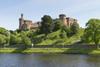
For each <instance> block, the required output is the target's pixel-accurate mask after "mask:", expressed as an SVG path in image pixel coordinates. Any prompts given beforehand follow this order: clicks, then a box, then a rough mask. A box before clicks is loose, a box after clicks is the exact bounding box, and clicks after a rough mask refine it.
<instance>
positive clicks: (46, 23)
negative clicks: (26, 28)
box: [40, 15, 52, 35]
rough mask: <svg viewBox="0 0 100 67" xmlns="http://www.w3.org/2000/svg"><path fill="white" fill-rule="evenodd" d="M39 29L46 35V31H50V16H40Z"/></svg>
mask: <svg viewBox="0 0 100 67" xmlns="http://www.w3.org/2000/svg"><path fill="white" fill-rule="evenodd" d="M41 19H42V22H41V27H40V31H41V33H44V34H45V35H47V34H48V33H50V32H52V27H51V26H52V18H51V17H50V16H49V15H44V16H43V17H42V18H41Z"/></svg>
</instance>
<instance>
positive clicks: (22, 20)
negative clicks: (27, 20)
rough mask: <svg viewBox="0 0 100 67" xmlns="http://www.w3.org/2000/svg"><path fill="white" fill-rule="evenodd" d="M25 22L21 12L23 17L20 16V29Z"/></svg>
mask: <svg viewBox="0 0 100 67" xmlns="http://www.w3.org/2000/svg"><path fill="white" fill-rule="evenodd" d="M23 24H24V18H23V14H21V18H19V29H22V25H23Z"/></svg>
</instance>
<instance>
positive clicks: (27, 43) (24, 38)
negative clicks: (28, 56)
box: [21, 33, 32, 48]
mask: <svg viewBox="0 0 100 67" xmlns="http://www.w3.org/2000/svg"><path fill="white" fill-rule="evenodd" d="M21 38H22V44H23V45H24V48H27V46H31V44H32V42H31V39H30V38H29V37H28V36H26V35H25V33H21Z"/></svg>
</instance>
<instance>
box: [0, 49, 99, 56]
mask: <svg viewBox="0 0 100 67" xmlns="http://www.w3.org/2000/svg"><path fill="white" fill-rule="evenodd" d="M0 53H60V54H61V53H64V54H94V55H97V54H98V55H100V49H70V48H28V49H17V48H0Z"/></svg>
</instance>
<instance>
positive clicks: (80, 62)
mask: <svg viewBox="0 0 100 67" xmlns="http://www.w3.org/2000/svg"><path fill="white" fill-rule="evenodd" d="M0 67H100V57H99V56H90V55H71V54H0Z"/></svg>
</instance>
